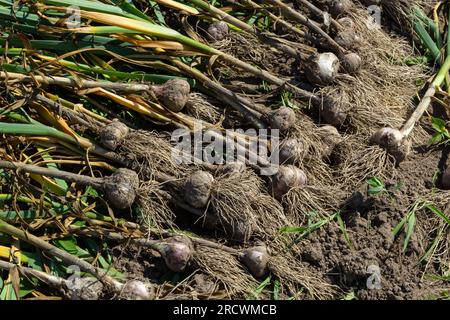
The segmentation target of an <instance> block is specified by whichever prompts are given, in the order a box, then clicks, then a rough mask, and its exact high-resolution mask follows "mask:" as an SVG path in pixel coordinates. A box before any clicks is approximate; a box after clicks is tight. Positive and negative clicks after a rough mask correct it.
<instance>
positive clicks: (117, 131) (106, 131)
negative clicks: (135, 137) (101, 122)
mask: <svg viewBox="0 0 450 320" xmlns="http://www.w3.org/2000/svg"><path fill="white" fill-rule="evenodd" d="M129 133H130V129H129V128H128V127H127V126H126V125H125V124H123V123H122V122H120V121H113V122H111V123H109V124H107V125H106V126H104V127H103V128H102V129H101V131H100V143H101V144H102V146H104V147H105V148H107V149H109V150H111V151H115V150H116V149H117V147H119V145H120V144H121V143H122V141H123V140H124V139H126V137H127V135H128V134H129Z"/></svg>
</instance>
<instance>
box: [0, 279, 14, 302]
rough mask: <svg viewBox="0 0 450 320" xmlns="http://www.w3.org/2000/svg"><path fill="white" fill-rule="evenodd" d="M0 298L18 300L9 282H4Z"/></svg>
mask: <svg viewBox="0 0 450 320" xmlns="http://www.w3.org/2000/svg"><path fill="white" fill-rule="evenodd" d="M0 300H18V298H17V296H16V293H15V292H14V288H13V286H12V283H11V282H8V283H5V284H4V286H3V289H2V291H1V292H0Z"/></svg>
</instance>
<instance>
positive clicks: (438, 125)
mask: <svg viewBox="0 0 450 320" xmlns="http://www.w3.org/2000/svg"><path fill="white" fill-rule="evenodd" d="M431 126H432V127H433V129H434V130H436V131H437V132H442V131H444V130H446V123H445V121H444V120H442V119H440V118H436V117H433V118H432V119H431Z"/></svg>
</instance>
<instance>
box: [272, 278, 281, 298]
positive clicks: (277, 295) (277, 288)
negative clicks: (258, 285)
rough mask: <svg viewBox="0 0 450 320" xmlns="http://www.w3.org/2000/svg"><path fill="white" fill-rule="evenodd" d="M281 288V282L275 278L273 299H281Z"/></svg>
mask: <svg viewBox="0 0 450 320" xmlns="http://www.w3.org/2000/svg"><path fill="white" fill-rule="evenodd" d="M280 289H281V282H280V280H278V279H275V281H274V282H273V300H280Z"/></svg>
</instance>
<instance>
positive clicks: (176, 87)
mask: <svg viewBox="0 0 450 320" xmlns="http://www.w3.org/2000/svg"><path fill="white" fill-rule="evenodd" d="M152 90H153V93H154V94H155V95H156V97H157V98H158V100H159V101H160V102H162V104H163V105H164V106H165V107H166V108H167V109H169V110H170V111H173V112H180V111H181V110H183V108H184V107H185V105H186V103H187V101H188V100H189V93H190V92H191V86H190V85H189V82H187V81H186V80H183V79H170V80H168V81H167V82H166V83H164V84H162V85H158V86H153V87H152Z"/></svg>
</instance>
